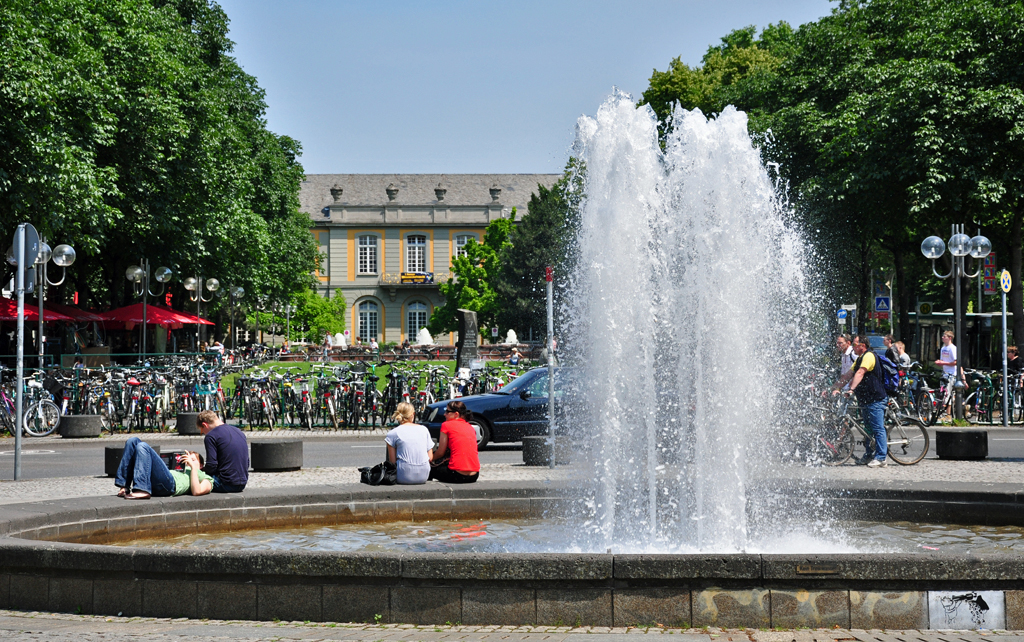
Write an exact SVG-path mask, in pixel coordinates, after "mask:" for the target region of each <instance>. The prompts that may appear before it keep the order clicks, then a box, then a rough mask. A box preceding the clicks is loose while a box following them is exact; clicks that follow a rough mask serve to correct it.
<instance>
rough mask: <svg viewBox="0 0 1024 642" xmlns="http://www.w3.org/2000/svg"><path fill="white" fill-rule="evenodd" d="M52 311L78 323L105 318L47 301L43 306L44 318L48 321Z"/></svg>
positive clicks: (37, 307)
mask: <svg viewBox="0 0 1024 642" xmlns="http://www.w3.org/2000/svg"><path fill="white" fill-rule="evenodd" d="M36 309H37V310H38V309H39V306H38V304H37V305H36ZM50 310H54V311H55V312H60V313H61V314H63V315H65V316H69V317H71V318H72V319H77V320H78V321H102V320H103V317H101V316H99V315H98V314H95V313H93V312H88V311H86V310H81V309H79V308H75V307H72V306H70V305H62V304H60V303H50V302H49V301H46V302H45V303H44V304H43V316H44V317H45V318H46V319H49V318H50Z"/></svg>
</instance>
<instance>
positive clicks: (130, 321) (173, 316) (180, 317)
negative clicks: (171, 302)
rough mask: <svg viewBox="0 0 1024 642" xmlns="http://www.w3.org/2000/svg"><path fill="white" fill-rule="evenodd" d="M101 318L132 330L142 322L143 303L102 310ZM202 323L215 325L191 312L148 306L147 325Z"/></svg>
mask: <svg viewBox="0 0 1024 642" xmlns="http://www.w3.org/2000/svg"><path fill="white" fill-rule="evenodd" d="M99 316H100V318H102V319H103V320H104V321H106V322H108V323H107V327H108V328H109V327H110V324H118V325H120V324H124V327H125V328H126V329H128V330H131V329H132V328H134V327H135V325H136V324H139V323H142V303H141V302H140V303H134V304H132V305H126V306H125V307H123V308H117V309H116V310H110V311H108V312H101V313H100V314H99ZM197 322H198V323H202V324H203V325H213V323H212V322H210V321H207V320H206V319H201V318H199V317H197V316H194V315H190V314H183V313H181V312H178V311H177V310H172V309H170V308H165V307H163V306H161V305H148V306H146V324H147V325H161V326H165V327H172V328H180V327H181V326H182V325H185V324H194V323H197Z"/></svg>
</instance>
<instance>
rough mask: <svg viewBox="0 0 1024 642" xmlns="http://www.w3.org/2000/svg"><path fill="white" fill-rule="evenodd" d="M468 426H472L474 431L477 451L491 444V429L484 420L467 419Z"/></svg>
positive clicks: (477, 418)
mask: <svg viewBox="0 0 1024 642" xmlns="http://www.w3.org/2000/svg"><path fill="white" fill-rule="evenodd" d="M469 425H470V426H473V430H474V431H476V448H477V450H480V449H481V448H483V447H484V446H486V445H487V444H489V443H490V442H491V427H490V426H489V425H488V424H487V420H486V419H481V418H480V417H471V418H470V419H469Z"/></svg>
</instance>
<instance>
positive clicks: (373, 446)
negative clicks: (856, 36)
mask: <svg viewBox="0 0 1024 642" xmlns="http://www.w3.org/2000/svg"><path fill="white" fill-rule="evenodd" d="M139 436H140V437H141V438H142V439H143V441H145V439H146V437H145V435H139ZM22 443H23V445H22V459H21V476H22V479H45V478H50V477H79V476H88V475H97V476H102V475H103V452H104V448H105V447H106V446H110V445H117V444H118V443H120V442H113V441H108V440H87V441H86V440H76V441H63V440H61V439H59V438H58V439H50V438H46V439H25V440H24V441H23V442H22ZM153 443H159V444H160V446H161V448H162V449H163V450H164V451H169V450H186V449H187V450H194V451H196V452H199V453H205V449H204V448H203V442H202V439H201V438H192V439H185V438H177V439H161V440H159V441H156V440H154V442H153ZM1022 443H1024V442H1022ZM302 459H303V468H314V467H318V466H319V467H325V468H337V467H349V466H351V467H353V468H358V467H360V466H372V465H373V464H378V463H380V462H381V461H382V460H383V459H384V438H383V436H381V435H367V436H365V437H337V438H330V437H317V438H312V439H307V440H305V442H304V444H303V448H302ZM522 461H523V453H522V449H521V448H520V446H519V445H518V444H515V445H512V444H507V445H502V444H500V445H496V446H488V447H486V448H485V449H484V450H482V451H481V452H480V462H481V463H485V464H498V463H522ZM12 479H14V440H12V439H5V440H3V442H2V444H0V480H4V481H7V480H12Z"/></svg>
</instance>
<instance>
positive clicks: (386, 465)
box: [359, 461, 398, 486]
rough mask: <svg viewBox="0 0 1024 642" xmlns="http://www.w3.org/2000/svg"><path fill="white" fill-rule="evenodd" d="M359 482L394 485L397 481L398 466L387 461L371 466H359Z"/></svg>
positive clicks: (371, 484) (372, 484)
mask: <svg viewBox="0 0 1024 642" xmlns="http://www.w3.org/2000/svg"><path fill="white" fill-rule="evenodd" d="M359 483H361V484H369V485H370V486H394V485H395V484H397V483H398V467H397V466H395V465H394V464H392V463H391V462H389V461H383V462H381V463H379V464H377V465H376V466H373V467H372V468H371V467H369V466H367V467H364V468H360V469H359Z"/></svg>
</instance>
